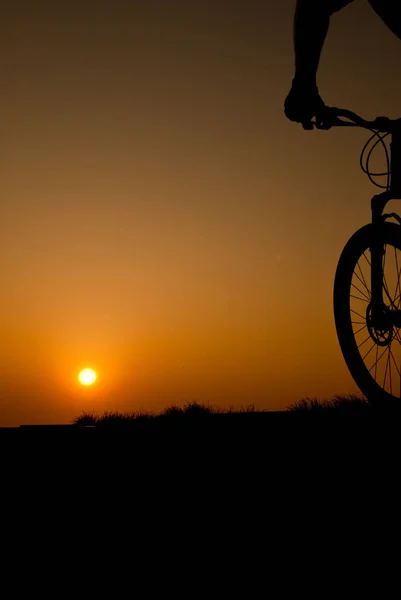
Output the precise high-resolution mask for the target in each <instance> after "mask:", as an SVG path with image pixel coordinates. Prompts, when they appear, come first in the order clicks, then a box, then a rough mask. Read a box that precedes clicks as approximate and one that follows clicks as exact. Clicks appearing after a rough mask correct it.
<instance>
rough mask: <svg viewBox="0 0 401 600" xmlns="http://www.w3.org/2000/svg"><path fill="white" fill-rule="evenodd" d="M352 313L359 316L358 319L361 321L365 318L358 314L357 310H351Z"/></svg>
mask: <svg viewBox="0 0 401 600" xmlns="http://www.w3.org/2000/svg"><path fill="white" fill-rule="evenodd" d="M351 312H352V313H354V315H358V317H361V319H364V318H365V317H363V316H362V315H361V314H360V313H359V312H356V310H353V309H352V308H351Z"/></svg>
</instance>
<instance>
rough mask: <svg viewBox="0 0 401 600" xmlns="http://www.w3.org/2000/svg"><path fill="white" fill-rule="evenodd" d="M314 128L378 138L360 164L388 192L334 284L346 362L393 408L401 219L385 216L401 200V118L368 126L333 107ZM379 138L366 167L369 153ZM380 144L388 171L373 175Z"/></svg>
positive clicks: (398, 370) (374, 206)
mask: <svg viewBox="0 0 401 600" xmlns="http://www.w3.org/2000/svg"><path fill="white" fill-rule="evenodd" d="M343 119H348V120H346V121H344V120H343ZM313 126H314V127H316V128H317V129H330V128H331V127H363V128H366V129H369V130H370V131H372V133H373V135H372V136H371V138H370V139H369V140H368V142H367V143H366V144H365V146H364V148H363V150H362V153H361V158H360V164H361V168H362V170H363V171H364V172H365V173H366V174H367V175H368V176H369V179H370V180H371V181H372V182H373V183H374V184H375V185H377V186H378V187H381V188H384V189H385V191H384V192H382V193H380V194H377V195H375V196H373V198H372V200H371V210H372V222H371V223H368V224H367V225H364V226H363V227H361V228H360V229H359V230H358V231H356V232H355V233H354V234H353V235H352V236H351V238H350V239H349V240H348V242H347V243H346V245H345V247H344V249H343V251H342V253H341V255H340V258H339V261H338V265H337V269H336V274H335V279H334V292H333V304H334V320H335V327H336V331H337V337H338V341H339V344H340V348H341V351H342V354H343V357H344V359H345V362H346V365H347V367H348V369H349V371H350V373H351V375H352V377H353V378H354V381H355V383H356V384H357V385H358V387H359V389H360V390H361V392H362V393H363V394H364V396H365V397H366V398H367V399H368V400H369V401H370V402H372V403H374V404H380V405H383V404H387V403H390V402H391V403H393V402H394V401H396V400H398V401H399V400H400V397H401V282H400V277H401V227H400V226H401V218H400V216H399V215H397V214H396V213H389V214H385V213H383V211H384V209H385V206H386V204H387V203H388V202H389V201H390V200H401V119H389V118H387V117H377V118H376V119H375V120H374V121H367V120H366V119H363V118H362V117H360V116H359V115H357V114H356V113H354V112H352V111H349V110H345V109H337V108H330V109H328V116H327V117H326V119H325V121H320V122H316V121H315V122H313ZM381 134H383V135H381ZM387 136H391V144H390V150H389V149H388V148H387V146H386V144H385V142H384V138H386V137H387ZM375 138H377V139H376V140H375V143H374V145H373V147H372V148H371V149H370V151H369V154H368V157H367V161H366V167H365V166H364V162H363V159H364V155H365V151H366V150H367V148H368V146H369V143H370V142H371V141H372V140H374V139H375ZM380 143H381V144H383V147H384V149H385V152H386V159H387V172H382V173H371V172H370V171H369V160H370V157H371V155H372V152H373V150H374V149H375V148H376V146H377V145H378V144H380ZM375 176H387V183H386V185H381V184H378V183H377V182H376V181H374V179H373V177H375ZM389 219H393V221H390V220H389ZM394 220H395V221H396V222H394ZM393 250H394V252H393ZM398 253H400V254H398ZM382 359H383V360H382Z"/></svg>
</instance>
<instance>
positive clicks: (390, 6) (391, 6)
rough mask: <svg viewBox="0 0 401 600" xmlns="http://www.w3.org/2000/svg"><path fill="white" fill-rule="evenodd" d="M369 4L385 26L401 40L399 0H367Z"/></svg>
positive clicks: (400, 5) (400, 8)
mask: <svg viewBox="0 0 401 600" xmlns="http://www.w3.org/2000/svg"><path fill="white" fill-rule="evenodd" d="M369 4H370V5H371V7H372V8H373V10H374V11H375V13H377V14H378V15H379V17H380V18H381V19H382V21H384V23H385V24H386V25H387V27H388V28H389V29H390V30H391V31H392V32H393V33H394V34H395V35H396V36H397V37H398V38H399V39H400V40H401V4H400V1H399V0H369Z"/></svg>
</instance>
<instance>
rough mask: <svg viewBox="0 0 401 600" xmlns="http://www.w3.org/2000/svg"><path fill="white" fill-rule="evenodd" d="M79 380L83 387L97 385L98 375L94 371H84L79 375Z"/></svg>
mask: <svg viewBox="0 0 401 600" xmlns="http://www.w3.org/2000/svg"><path fill="white" fill-rule="evenodd" d="M78 379H79V381H80V383H82V385H92V384H93V383H95V381H96V379H97V375H96V372H95V371H94V370H93V369H83V370H82V371H81V372H80V374H79V375H78Z"/></svg>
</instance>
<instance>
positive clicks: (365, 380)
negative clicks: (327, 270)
mask: <svg viewBox="0 0 401 600" xmlns="http://www.w3.org/2000/svg"><path fill="white" fill-rule="evenodd" d="M377 231H379V233H377ZM378 236H379V239H378ZM373 241H375V242H377V241H380V243H383V244H384V247H385V248H387V246H392V247H394V249H395V252H396V251H397V250H398V251H401V227H400V226H399V225H397V224H395V223H389V222H385V223H383V224H381V225H380V228H379V230H377V229H375V238H374V237H373V225H372V224H368V225H365V226H364V227H361V229H359V230H358V231H356V232H355V233H354V234H353V235H352V237H351V238H350V239H349V240H348V242H347V244H346V245H345V247H344V249H343V251H342V253H341V256H340V259H339V261H338V265H337V269H336V274H335V280H334V293H333V304H334V319H335V326H336V331H337V338H338V341H339V344H340V348H341V351H342V354H343V357H344V359H345V362H346V365H347V367H348V370H349V371H350V373H351V375H352V377H353V379H354V381H355V383H356V384H357V386H358V387H359V389H360V390H361V392H362V393H363V394H364V396H365V397H366V398H367V399H368V400H369V401H370V402H371V403H372V404H375V405H379V404H380V405H388V404H389V403H391V404H392V405H394V402H395V401H398V405H399V400H400V395H401V374H400V372H399V371H398V372H397V377H398V376H399V387H400V391H399V393H395V392H393V389H391V390H390V391H388V390H387V389H386V375H385V376H384V385H381V384H379V383H378V382H377V381H376V379H375V377H373V375H372V373H371V370H372V369H369V368H368V365H366V364H365V362H364V358H363V356H362V353H361V351H360V346H361V344H360V345H358V343H357V340H356V329H355V328H354V325H355V321H353V317H354V318H355V316H354V315H353V314H352V313H354V311H353V310H351V300H352V298H355V297H356V296H355V295H353V294H352V292H353V291H355V290H354V289H353V286H354V283H353V282H354V279H355V271H356V268H357V264H358V261H359V259H361V258H362V256H364V257H365V258H366V257H367V255H366V253H367V251H368V252H369V255H368V256H370V247H371V245H372V243H373ZM396 256H397V255H396ZM367 260H368V259H367ZM368 263H369V261H368ZM369 264H370V263H369ZM383 264H384V263H383ZM400 267H401V262H400ZM359 268H361V267H359ZM367 271H369V267H368V268H367ZM400 271H401V270H399V272H398V284H399V283H400ZM357 273H358V271H357ZM362 276H363V273H362ZM359 281H362V279H361V278H360V277H359ZM359 281H358V286H359V288H361V287H362V285H361V284H360V283H359ZM366 281H367V278H364V282H365V284H366ZM369 283H370V279H369ZM358 286H357V287H358ZM366 287H368V286H367V284H366ZM383 287H385V286H383ZM363 292H364V293H365V295H366V296H368V294H367V292H366V290H363ZM359 300H360V301H361V302H366V303H367V301H366V300H365V299H364V298H362V297H361V298H359ZM390 302H391V300H390ZM397 303H398V304H399V300H398V299H397ZM361 312H362V311H360V312H357V313H356V314H358V317H357V318H358V319H359V318H360V317H361V316H363V315H361ZM368 323H369V318H368V305H367V308H366V329H367V331H366V332H365V334H366V333H369V335H368V337H367V338H366V339H367V340H369V336H370V338H371V342H372V341H373V343H374V344H376V346H377V345H378V344H379V343H380V340H379V342H377V341H375V335H374V333H373V337H372V333H371V331H370V330H369V326H368ZM360 324H362V322H360ZM360 331H361V332H362V331H363V327H362V328H361V330H360ZM387 335H388V339H390V332H388V334H387ZM391 336H392V337H391V341H390V344H388V345H389V346H390V349H389V350H388V353H389V358H388V359H387V360H390V369H391V368H392V361H391V359H390V354H391V353H392V350H391V344H392V343H393V341H394V340H395V342H396V344H397V345H398V347H397V350H398V351H399V350H400V349H401V345H400V341H401V338H400V334H399V333H398V330H397V332H396V333H395V337H394V332H393V333H392V334H391ZM376 337H377V336H376ZM380 346H382V347H385V344H381V343H380ZM370 351H371V350H369V352H370ZM369 352H368V353H367V354H369ZM377 352H378V350H377V348H376V355H377ZM383 352H384V351H383ZM393 360H394V363H395V365H396V366H397V361H396V360H395V359H394V357H393ZM375 368H376V369H377V363H376V367H375ZM400 371H401V366H400ZM390 381H391V371H390Z"/></svg>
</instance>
